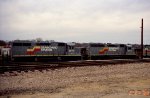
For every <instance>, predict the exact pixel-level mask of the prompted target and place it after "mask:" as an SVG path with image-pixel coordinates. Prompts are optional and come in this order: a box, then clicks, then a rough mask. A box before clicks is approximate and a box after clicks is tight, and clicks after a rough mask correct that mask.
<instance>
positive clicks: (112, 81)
mask: <svg viewBox="0 0 150 98" xmlns="http://www.w3.org/2000/svg"><path fill="white" fill-rule="evenodd" d="M0 98H150V63H131V64H122V65H119V64H117V65H107V66H84V67H68V68H62V69H55V70H48V71H45V70H43V71H42V72H40V71H34V72H31V71H29V72H26V73H24V72H22V73H16V74H15V75H14V74H13V75H11V76H9V75H8V76H7V75H0Z"/></svg>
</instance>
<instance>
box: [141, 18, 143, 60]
mask: <svg viewBox="0 0 150 98" xmlns="http://www.w3.org/2000/svg"><path fill="white" fill-rule="evenodd" d="M141 59H143V18H142V22H141Z"/></svg>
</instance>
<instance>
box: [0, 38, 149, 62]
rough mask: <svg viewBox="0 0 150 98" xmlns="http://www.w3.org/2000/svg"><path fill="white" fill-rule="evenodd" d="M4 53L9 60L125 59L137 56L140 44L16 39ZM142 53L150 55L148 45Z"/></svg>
mask: <svg viewBox="0 0 150 98" xmlns="http://www.w3.org/2000/svg"><path fill="white" fill-rule="evenodd" d="M2 53H3V51H2ZM6 54H7V57H9V58H10V60H11V61H70V60H86V59H92V60H96V59H116V58H119V59H125V58H138V57H139V55H140V46H139V45H131V44H127V45H126V44H111V43H75V42H72V43H64V42H54V41H38V42H37V41H29V40H16V41H13V42H11V45H10V48H9V49H8V50H7V52H6V53H5V56H6ZM143 55H144V57H149V56H150V45H144V49H143Z"/></svg>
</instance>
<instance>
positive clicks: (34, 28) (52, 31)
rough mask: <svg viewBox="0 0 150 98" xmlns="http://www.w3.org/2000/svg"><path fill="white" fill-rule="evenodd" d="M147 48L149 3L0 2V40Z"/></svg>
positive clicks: (85, 0)
mask: <svg viewBox="0 0 150 98" xmlns="http://www.w3.org/2000/svg"><path fill="white" fill-rule="evenodd" d="M141 18H144V43H146V44H150V0H0V39H2V40H15V39H35V38H39V37H41V38H42V39H44V40H55V41H63V42H102V43H133V44H134V43H140V27H141Z"/></svg>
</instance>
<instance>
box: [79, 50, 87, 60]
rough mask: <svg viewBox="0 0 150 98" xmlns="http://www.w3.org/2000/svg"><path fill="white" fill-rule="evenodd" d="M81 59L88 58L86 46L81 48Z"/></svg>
mask: <svg viewBox="0 0 150 98" xmlns="http://www.w3.org/2000/svg"><path fill="white" fill-rule="evenodd" d="M80 52H81V59H82V60H87V59H88V52H87V49H86V48H81V51H80Z"/></svg>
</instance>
